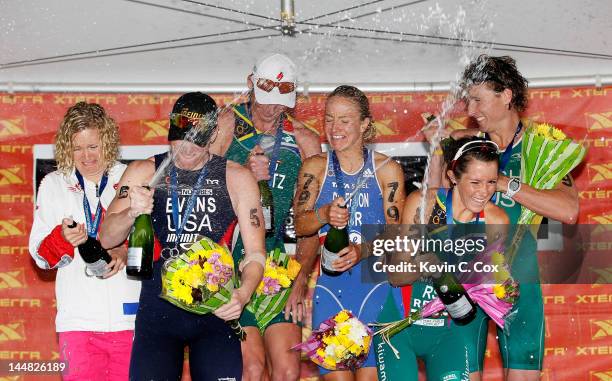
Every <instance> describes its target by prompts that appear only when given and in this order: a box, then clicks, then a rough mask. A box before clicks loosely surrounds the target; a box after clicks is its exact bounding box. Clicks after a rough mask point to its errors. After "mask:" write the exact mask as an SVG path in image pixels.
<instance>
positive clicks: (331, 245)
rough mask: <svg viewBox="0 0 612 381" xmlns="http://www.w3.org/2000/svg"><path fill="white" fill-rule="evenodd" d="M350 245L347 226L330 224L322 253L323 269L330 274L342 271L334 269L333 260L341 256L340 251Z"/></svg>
mask: <svg viewBox="0 0 612 381" xmlns="http://www.w3.org/2000/svg"><path fill="white" fill-rule="evenodd" d="M348 245H349V235H348V229H347V227H346V226H344V227H341V228H337V227H335V226H330V228H329V230H328V231H327V235H326V236H325V242H324V243H323V250H322V251H323V252H322V254H321V269H322V270H323V272H324V273H325V274H327V275H329V276H338V275H340V274H342V272H341V271H336V270H334V266H333V262H334V261H335V260H336V259H338V258H340V257H339V256H338V253H339V252H340V250H342V249H344V248H345V247H347V246H348Z"/></svg>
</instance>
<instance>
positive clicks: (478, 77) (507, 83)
mask: <svg viewBox="0 0 612 381" xmlns="http://www.w3.org/2000/svg"><path fill="white" fill-rule="evenodd" d="M528 82H529V81H527V79H526V78H525V77H523V75H522V74H521V73H520V72H519V71H518V69H517V68H516V61H515V60H514V58H512V57H510V56H501V57H492V56H489V55H486V54H481V55H480V56H478V58H476V59H475V60H474V61H472V62H471V63H470V64H469V65H468V66H467V67H466V68H465V71H464V72H463V77H462V79H461V88H462V90H463V91H465V92H467V90H468V89H469V88H470V87H471V86H474V85H480V84H482V83H486V84H487V85H489V86H490V88H491V89H492V90H493V91H495V92H498V93H501V92H502V91H504V90H505V89H510V90H512V100H511V101H510V104H511V105H512V106H514V108H515V109H516V110H517V111H518V112H523V111H525V109H526V108H527V103H528V99H527V85H528Z"/></svg>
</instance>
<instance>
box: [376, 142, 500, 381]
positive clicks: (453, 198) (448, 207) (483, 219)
mask: <svg viewBox="0 0 612 381" xmlns="http://www.w3.org/2000/svg"><path fill="white" fill-rule="evenodd" d="M444 158H445V161H446V162H447V163H448V164H449V165H448V167H449V170H448V172H447V173H448V176H449V178H450V180H451V184H452V186H451V188H449V189H444V188H433V189H429V190H428V194H427V197H426V200H427V202H426V204H425V213H424V216H427V221H428V222H427V223H428V225H429V227H432V226H435V225H448V224H485V223H486V227H485V232H486V236H487V241H488V242H495V241H497V240H499V239H503V237H504V235H505V234H506V233H505V228H506V225H507V224H508V217H507V216H506V214H505V213H504V211H503V210H502V209H501V208H499V207H497V206H495V205H494V204H493V203H492V202H490V201H489V200H490V198H491V196H492V195H493V193H494V192H495V189H496V183H497V176H498V163H497V162H498V154H497V145H495V144H494V143H493V142H491V141H485V140H482V139H478V138H464V139H461V140H459V141H456V142H455V141H453V142H452V143H451V144H449V146H448V147H446V149H445V152H444ZM421 200H422V192H421V191H415V192H413V193H411V194H410V195H408V197H407V198H406V204H405V205H404V212H403V216H402V223H403V224H404V225H411V224H420V223H421V221H420V215H421V210H420V208H421V204H422V202H421ZM431 236H432V237H433V236H434V235H433V233H432V235H431ZM409 254H410V255H412V254H414V253H409ZM467 255H468V254H466V256H467ZM411 258H412V259H413V260H415V261H417V262H418V261H425V262H430V261H432V259H433V257H432V254H424V255H423V254H419V255H417V256H416V257H411ZM463 258H465V257H463ZM465 260H467V259H465ZM418 268H419V267H418V266H417V269H418ZM428 275H429V274H423V273H420V272H418V271H415V272H411V273H390V274H389V280H390V281H391V283H392V284H395V285H398V284H410V285H407V286H404V287H402V288H401V291H400V289H396V292H395V295H394V296H393V299H391V298H389V299H387V302H386V304H385V307H384V309H383V312H382V314H381V315H380V317H379V319H380V321H393V320H398V318H403V317H404V316H407V315H408V314H409V313H410V312H412V311H415V310H417V309H419V308H422V307H423V306H424V305H425V304H427V303H428V302H429V301H430V300H432V299H434V298H435V297H436V293H435V291H434V289H433V286H432V285H431V283H430V282H428V281H424V280H417V279H419V278H421V277H427V276H428ZM486 332H487V320H486V315H485V314H484V312H483V311H482V310H481V309H480V308H479V307H478V308H477V314H476V317H475V318H474V320H473V321H472V322H470V323H469V324H467V325H465V326H460V325H457V324H455V322H454V321H452V320H451V319H450V318H449V317H448V316H447V314H446V312H444V313H443V314H441V315H440V316H437V317H430V318H427V319H421V320H419V321H417V322H416V323H415V324H413V325H412V326H410V327H408V328H406V329H404V330H403V331H401V332H400V333H399V334H397V335H396V336H394V337H393V338H392V339H391V343H392V344H393V345H394V346H395V347H396V349H398V350H399V352H400V356H401V358H400V359H399V360H398V359H396V358H395V357H394V355H393V353H392V352H391V349H390V348H389V347H388V346H387V345H385V344H382V343H381V344H378V345H377V346H376V348H377V352H378V360H379V363H378V372H379V379H387V380H406V381H412V380H415V381H416V380H417V379H418V365H417V358H420V359H422V360H423V361H424V363H425V368H426V372H427V380H430V381H442V380H457V381H459V380H461V381H463V380H472V381H474V380H479V379H480V378H481V375H480V369H481V368H480V367H479V364H480V363H481V362H482V359H483V357H484V351H485V345H486Z"/></svg>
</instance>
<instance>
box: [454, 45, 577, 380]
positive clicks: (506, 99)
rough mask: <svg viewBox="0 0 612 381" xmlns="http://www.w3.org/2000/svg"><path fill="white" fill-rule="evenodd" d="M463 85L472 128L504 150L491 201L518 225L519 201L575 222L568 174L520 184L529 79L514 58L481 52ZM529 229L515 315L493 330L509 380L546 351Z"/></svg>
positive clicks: (533, 371)
mask: <svg viewBox="0 0 612 381" xmlns="http://www.w3.org/2000/svg"><path fill="white" fill-rule="evenodd" d="M462 87H463V88H464V89H465V91H466V93H467V99H466V102H467V109H468V113H469V115H470V117H472V118H473V119H474V120H475V121H476V123H477V124H478V131H476V132H479V133H480V134H484V135H486V136H488V137H489V138H490V139H491V140H492V141H494V142H495V143H497V144H498V145H499V146H500V148H501V150H502V152H503V153H502V154H501V157H500V172H501V174H500V176H499V180H498V182H497V193H496V196H495V202H496V204H497V205H498V206H500V207H502V208H504V210H505V211H506V213H507V214H508V216H509V218H510V223H511V224H512V225H516V223H517V221H518V216H519V214H520V211H521V207H525V208H528V209H530V210H532V211H534V212H536V213H537V214H539V215H540V216H541V217H547V218H550V219H553V220H557V221H560V222H562V223H566V224H574V223H576V220H577V218H578V210H579V205H578V192H577V190H576V188H575V186H574V183H573V181H572V179H571V177H570V176H567V177H566V178H564V180H563V181H562V182H561V183H560V184H559V185H558V186H557V187H556V188H555V189H550V190H539V189H534V188H532V187H530V186H528V185H527V184H521V181H520V175H521V173H520V171H521V161H522V160H523V159H522V156H521V151H522V137H523V133H524V132H525V129H526V128H527V127H528V124H529V123H530V122H529V121H521V118H520V113H521V112H523V111H524V110H525V109H526V108H527V101H528V94H527V80H526V79H525V78H524V77H523V76H522V75H521V73H520V72H519V71H518V69H517V67H516V62H515V61H514V59H512V58H511V57H508V56H503V57H491V56H487V55H481V56H480V57H478V58H477V59H476V60H474V61H473V62H472V63H471V64H470V65H468V67H467V68H466V69H465V72H464V73H463V79H462ZM541 217H540V220H538V222H537V223H536V225H537V224H539V222H540V221H541ZM513 228H516V226H513ZM530 230H531V232H532V233H534V234H527V235H526V236H525V238H524V239H523V241H522V243H521V246H520V247H519V250H518V253H517V258H518V259H517V260H515V261H514V264H513V268H512V273H513V275H515V277H517V279H518V280H519V282H521V281H522V283H521V297H520V298H519V302H518V303H517V305H516V307H515V308H516V311H517V315H516V318H515V319H514V320H513V323H512V324H511V325H510V327H509V334H507V335H504V334H500V333H498V335H497V336H498V338H499V345H500V352H501V354H502V359H503V362H504V368H505V375H506V380H508V381H518V380H521V381H531V380H538V379H539V377H540V371H541V369H542V360H543V356H544V306H543V301H542V290H541V288H540V285H539V283H538V280H537V279H538V267H537V264H538V262H537V257H536V253H537V245H536V240H535V231H537V226H532V229H530ZM510 237H512V233H511V234H510Z"/></svg>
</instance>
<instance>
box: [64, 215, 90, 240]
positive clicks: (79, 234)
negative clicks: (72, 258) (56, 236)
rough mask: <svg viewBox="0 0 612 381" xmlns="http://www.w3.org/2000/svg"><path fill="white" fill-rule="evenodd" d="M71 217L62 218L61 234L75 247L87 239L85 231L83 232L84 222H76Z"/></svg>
mask: <svg viewBox="0 0 612 381" xmlns="http://www.w3.org/2000/svg"><path fill="white" fill-rule="evenodd" d="M73 225H75V223H74V220H73V219H72V218H64V219H63V220H62V236H63V237H64V239H65V240H66V241H67V242H69V243H70V244H71V245H72V246H74V247H77V246H79V245H80V244H82V243H85V241H87V233H86V232H85V224H76V226H73Z"/></svg>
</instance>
